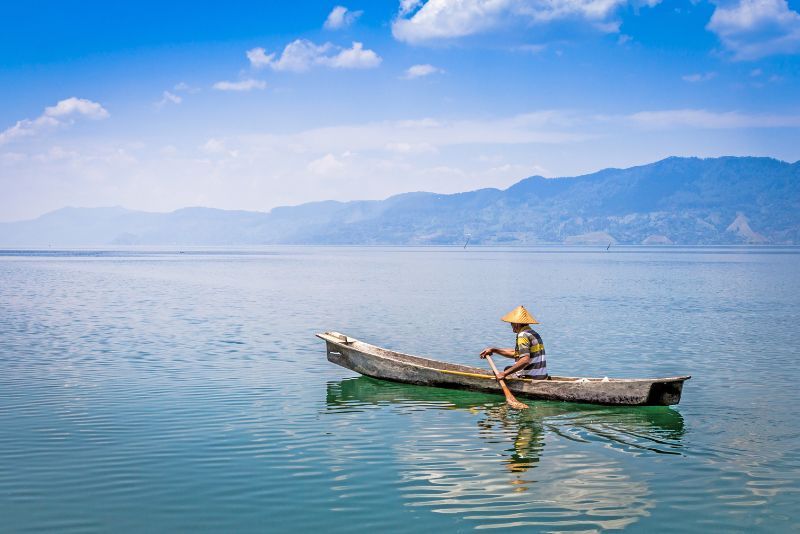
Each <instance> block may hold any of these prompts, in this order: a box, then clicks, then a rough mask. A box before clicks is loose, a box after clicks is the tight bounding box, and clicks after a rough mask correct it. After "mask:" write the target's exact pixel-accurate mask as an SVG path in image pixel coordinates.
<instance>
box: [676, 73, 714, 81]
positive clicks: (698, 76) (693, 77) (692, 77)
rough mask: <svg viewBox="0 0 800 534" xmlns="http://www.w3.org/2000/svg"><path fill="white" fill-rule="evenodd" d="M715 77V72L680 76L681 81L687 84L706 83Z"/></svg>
mask: <svg viewBox="0 0 800 534" xmlns="http://www.w3.org/2000/svg"><path fill="white" fill-rule="evenodd" d="M716 76H717V73H716V72H698V73H694V74H687V75H685V76H681V79H682V80H683V81H684V82H689V83H698V82H707V81H708V80H712V79H714V78H715V77H716Z"/></svg>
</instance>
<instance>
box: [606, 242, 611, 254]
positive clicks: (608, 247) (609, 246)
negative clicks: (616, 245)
mask: <svg viewBox="0 0 800 534" xmlns="http://www.w3.org/2000/svg"><path fill="white" fill-rule="evenodd" d="M610 248H611V243H609V244H608V246H607V247H606V252H608V249H610Z"/></svg>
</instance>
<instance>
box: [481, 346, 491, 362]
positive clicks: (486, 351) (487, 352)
mask: <svg viewBox="0 0 800 534" xmlns="http://www.w3.org/2000/svg"><path fill="white" fill-rule="evenodd" d="M493 352H494V349H493V348H492V347H486V348H485V349H483V350H482V351H481V359H485V358H486V357H487V356H491V355H492V353H493Z"/></svg>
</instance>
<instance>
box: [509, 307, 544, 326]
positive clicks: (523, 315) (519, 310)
mask: <svg viewBox="0 0 800 534" xmlns="http://www.w3.org/2000/svg"><path fill="white" fill-rule="evenodd" d="M500 320H501V321H505V322H507V323H516V324H539V321H537V320H536V319H535V318H534V317H533V315H531V314H530V313H528V310H526V309H525V306H517V307H516V308H514V309H513V310H511V311H510V312H508V313H507V314H505V315H504V316H503V317H502V318H501V319H500Z"/></svg>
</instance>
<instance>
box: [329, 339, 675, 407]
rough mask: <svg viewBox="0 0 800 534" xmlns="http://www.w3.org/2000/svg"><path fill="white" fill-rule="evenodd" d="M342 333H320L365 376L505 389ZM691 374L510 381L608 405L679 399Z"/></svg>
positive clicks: (523, 390) (520, 388)
mask: <svg viewBox="0 0 800 534" xmlns="http://www.w3.org/2000/svg"><path fill="white" fill-rule="evenodd" d="M338 336H342V335H341V334H338V333H325V334H317V337H320V338H321V339H323V340H325V342H326V347H327V358H328V361H330V362H331V363H335V364H337V365H340V366H342V367H345V368H347V369H350V370H352V371H355V372H357V373H360V374H362V375H365V376H369V377H373V378H379V379H383V380H391V381H394V382H403V383H407V384H417V385H423V386H433V387H445V388H452V389H465V390H471V391H482V392H487V393H501V390H500V386H499V385H498V384H497V381H496V380H495V379H494V375H492V374H490V373H489V371H488V370H485V369H479V368H475V367H469V366H463V365H456V364H450V363H445V362H440V361H437V360H429V359H426V358H420V357H416V356H411V355H408V354H402V353H398V352H394V351H390V350H387V349H382V348H380V347H376V346H374V345H369V344H367V343H362V342H360V341H357V340H354V339H352V338H347V337H346V336H342V338H344V339H341V338H339V337H338ZM688 378H689V377H688V376H684V377H673V378H662V379H636V380H628V379H612V380H605V381H604V380H599V379H579V378H573V377H553V379H552V380H529V379H515V378H510V379H507V383H508V386H509V388H510V389H511V391H513V392H514V394H515V395H518V396H520V397H526V398H531V399H542V400H553V401H566V402H581V403H592V404H609V405H629V406H643V405H664V406H666V405H671V404H677V403H678V402H679V401H680V398H681V392H682V389H683V382H684V381H685V380H687V379H688Z"/></svg>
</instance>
